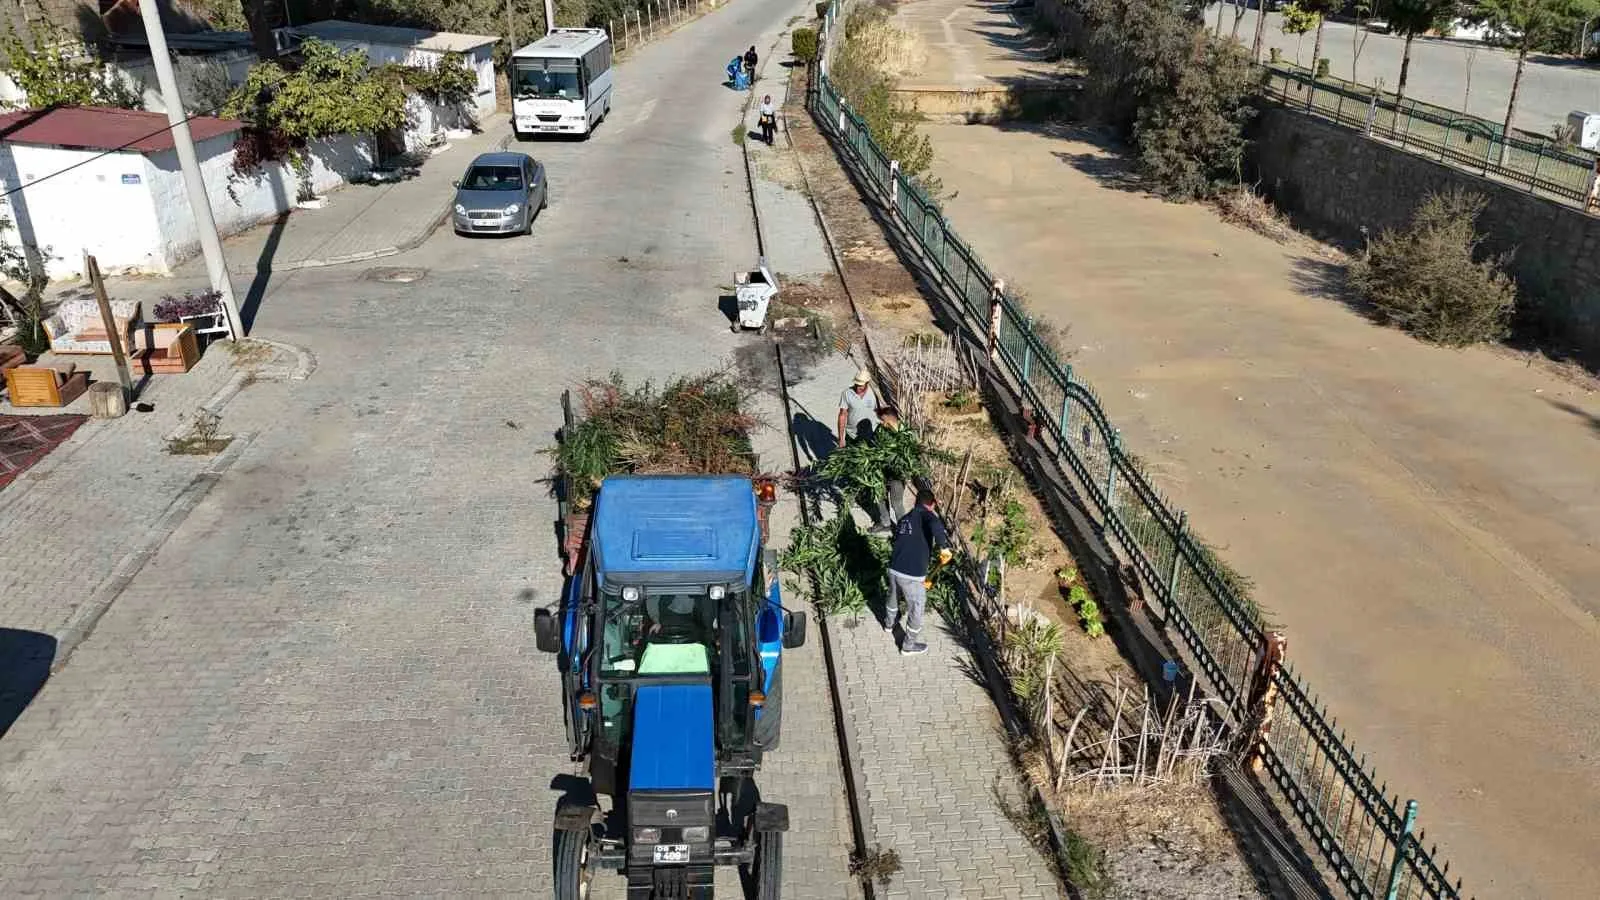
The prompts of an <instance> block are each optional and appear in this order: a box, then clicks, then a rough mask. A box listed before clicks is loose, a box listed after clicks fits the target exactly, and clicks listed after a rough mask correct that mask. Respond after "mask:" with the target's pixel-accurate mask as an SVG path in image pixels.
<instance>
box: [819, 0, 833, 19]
mask: <svg viewBox="0 0 1600 900" xmlns="http://www.w3.org/2000/svg"><path fill="white" fill-rule="evenodd" d="M832 5H833V4H832V3H831V2H829V0H821V2H820V3H818V4H817V18H819V19H826V18H827V17H828V7H830V6H832Z"/></svg>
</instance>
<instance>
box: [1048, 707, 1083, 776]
mask: <svg viewBox="0 0 1600 900" xmlns="http://www.w3.org/2000/svg"><path fill="white" fill-rule="evenodd" d="M1088 712H1089V707H1087V706H1085V707H1084V708H1083V709H1080V710H1078V714H1077V715H1076V716H1073V717H1072V727H1071V728H1068V729H1067V739H1066V741H1065V742H1063V744H1062V745H1061V762H1060V765H1059V766H1058V767H1057V769H1056V790H1057V791H1060V790H1061V785H1062V783H1063V782H1065V781H1066V780H1067V763H1068V761H1069V760H1071V759H1072V738H1073V737H1074V736H1075V735H1077V733H1078V724H1079V723H1080V722H1082V721H1083V717H1084V716H1085V715H1087V714H1088Z"/></svg>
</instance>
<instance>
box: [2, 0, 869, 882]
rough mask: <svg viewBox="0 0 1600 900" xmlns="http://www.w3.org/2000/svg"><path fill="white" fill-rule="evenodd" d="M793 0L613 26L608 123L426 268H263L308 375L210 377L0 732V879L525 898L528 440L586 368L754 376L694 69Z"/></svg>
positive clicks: (820, 808)
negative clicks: (732, 302) (623, 42)
mask: <svg viewBox="0 0 1600 900" xmlns="http://www.w3.org/2000/svg"><path fill="white" fill-rule="evenodd" d="M797 11H799V6H798V5H797V4H795V3H791V2H780V0H738V2H736V3H733V4H731V5H729V6H727V7H725V8H724V9H721V10H718V11H717V12H716V13H715V14H712V15H709V16H707V17H706V18H704V19H703V20H701V21H698V22H695V23H692V24H690V25H688V26H686V27H684V28H683V29H681V30H679V31H678V32H676V33H674V34H672V35H670V36H668V37H667V38H665V39H663V40H662V41H660V42H658V43H656V44H652V45H649V46H645V47H642V48H640V50H639V52H638V53H637V55H634V56H632V57H631V58H630V59H629V60H628V62H627V63H626V64H624V65H623V66H621V67H619V70H618V72H619V80H618V87H617V99H616V102H615V103H614V106H613V117H612V118H613V121H612V122H608V123H606V124H605V125H602V126H601V129H600V130H599V132H598V133H597V134H596V135H595V136H594V138H593V139H592V140H590V141H588V142H585V143H581V144H579V143H553V144H541V145H539V146H538V152H539V154H540V155H541V156H542V157H544V158H545V159H546V161H547V163H548V165H549V167H550V170H551V172H552V176H553V181H554V186H555V190H554V192H553V195H552V204H551V207H550V208H549V210H547V211H546V213H545V214H544V215H543V216H541V217H540V219H539V221H538V222H537V223H536V225H535V228H534V236H533V237H532V238H529V239H512V240H468V239H461V238H458V237H456V236H455V235H453V234H451V233H449V232H448V230H445V231H443V232H441V233H436V234H434V235H433V236H432V237H431V238H429V239H428V240H427V241H426V242H424V243H423V244H422V245H421V246H420V247H418V248H417V249H416V250H415V251H413V252H410V253H407V254H405V255H404V256H401V257H398V258H397V259H396V260H395V262H394V264H396V265H406V266H415V267H417V268H421V269H424V270H426V277H425V278H423V279H422V280H421V281H417V282H413V283H411V284H405V285H402V284H391V283H384V282H380V281H376V280H373V279H371V278H368V277H366V274H367V269H366V267H364V266H353V267H340V268H320V269H307V270H301V271H298V272H292V273H288V274H286V275H285V274H278V275H274V276H273V277H272V278H271V279H270V281H269V283H267V284H266V286H265V288H264V289H263V290H262V291H261V301H260V305H259V310H258V312H257V319H256V323H257V331H258V333H259V334H264V335H269V336H271V337H273V338H276V339H280V340H284V341H288V342H293V343H296V344H300V345H304V346H306V347H308V348H309V349H310V351H311V352H313V353H314V354H315V355H316V357H317V359H318V361H319V367H318V369H317V373H316V375H315V376H314V377H312V378H311V379H309V380H306V381H302V382H281V383H280V382H264V383H261V384H256V385H254V386H252V387H251V388H250V389H249V390H247V391H244V392H243V393H241V394H240V395H239V396H238V397H237V398H235V400H234V401H233V403H232V404H231V405H230V406H229V409H228V413H227V416H226V419H225V421H226V422H228V423H229V427H230V429H237V430H239V431H245V432H252V433H254V434H255V435H256V437H255V439H254V440H252V441H251V442H250V444H249V445H248V446H247V447H245V448H244V451H243V453H242V454H241V455H240V456H239V457H238V460H237V462H235V463H234V465H233V466H232V468H230V469H229V470H228V471H227V473H226V474H225V475H223V476H222V477H220V478H217V479H215V483H214V485H213V486H212V488H211V491H210V493H209V494H208V495H207V496H206V497H205V498H204V499H203V500H201V501H200V502H199V504H198V505H197V506H196V507H195V508H194V510H193V512H192V513H190V514H189V515H188V517H187V518H186V519H184V520H183V521H182V522H181V523H179V524H177V525H176V528H175V530H174V531H173V533H172V535H171V537H170V538H169V539H168V540H166V541H165V542H164V543H163V544H162V545H161V546H160V547H159V548H158V549H156V550H155V552H153V554H151V556H150V557H149V559H148V561H147V562H146V563H145V565H144V566H143V568H142V570H141V571H140V572H139V573H138V575H137V576H136V577H134V578H132V579H131V580H130V581H129V582H128V583H127V585H126V587H125V589H124V590H122V592H121V595H120V596H119V597H118V598H117V602H116V603H115V604H113V605H112V606H111V607H110V609H109V611H107V612H106V613H105V614H104V616H103V617H102V618H101V619H100V621H99V624H98V627H97V628H96V629H95V630H94V632H93V634H92V635H90V636H89V638H88V639H87V640H85V641H84V642H83V643H82V645H81V646H79V647H78V649H77V651H76V653H75V654H74V655H73V657H72V660H71V663H70V664H69V665H67V666H66V667H65V668H64V669H62V670H61V671H60V672H58V673H57V674H56V675H55V676H54V677H52V678H51V679H50V681H49V682H48V683H47V684H46V685H45V688H44V690H43V692H42V693H41V694H40V695H39V696H38V697H37V698H36V699H35V700H34V701H33V703H32V705H31V706H30V707H29V708H28V709H27V711H26V712H25V713H23V715H22V716H21V718H20V719H18V721H17V723H16V724H15V725H14V726H13V727H12V729H11V730H10V731H9V732H8V733H7V734H6V735H5V736H4V738H3V739H0V808H4V809H5V811H6V814H5V816H4V817H0V896H7V897H11V896H61V895H71V894H112V895H136V896H144V895H152V894H159V895H174V894H181V893H192V894H197V895H204V896H242V895H264V896H318V897H322V896H339V897H356V896H385V897H392V896H411V895H430V896H502V895H504V896H511V895H520V896H529V895H531V896H540V895H547V894H548V893H549V891H550V881H549V878H550V844H549V837H550V816H551V813H552V811H553V809H554V806H555V803H556V799H557V794H556V792H555V791H553V790H551V784H552V781H553V779H555V778H556V777H557V776H560V775H563V774H566V773H570V772H571V771H572V766H571V764H570V763H569V762H568V761H567V760H566V750H565V740H564V737H563V735H562V734H561V726H560V722H561V715H560V708H559V694H558V686H557V680H556V677H555V670H554V666H553V662H552V660H551V658H550V657H548V656H544V655H541V654H538V653H537V652H535V650H534V648H533V640H532V636H531V631H532V629H531V624H532V618H533V609H534V608H535V607H536V606H538V605H542V604H545V603H548V602H551V601H553V600H554V599H555V598H556V596H557V594H558V591H559V587H560V584H561V579H560V573H559V565H558V561H557V559H556V557H555V554H554V543H553V535H552V523H553V520H554V518H555V508H554V504H553V502H552V501H551V499H550V498H549V496H548V491H547V489H546V486H545V484H544V483H543V482H542V481H541V479H542V478H543V476H544V475H545V474H546V472H547V470H548V469H547V465H548V461H547V459H546V458H545V457H543V456H541V455H540V453H539V452H538V451H539V449H540V448H542V447H544V446H547V445H548V444H549V443H550V442H551V440H552V436H553V432H554V430H555V428H556V427H557V425H558V424H559V407H558V403H557V398H558V395H559V391H560V389H561V388H562V387H563V386H564V385H568V384H571V383H573V382H574V381H576V380H578V379H580V378H583V377H586V376H603V375H604V374H606V373H607V372H608V371H610V370H611V369H619V370H622V371H625V372H627V374H628V375H629V376H630V377H631V378H644V377H656V378H660V377H662V376H665V375H668V374H670V373H674V372H681V371H683V370H685V369H686V368H690V367H694V366H704V367H712V366H717V365H724V364H725V365H729V366H740V367H741V368H740V371H747V372H749V373H751V374H750V377H751V378H760V377H763V376H762V375H761V371H762V370H761V369H760V368H759V367H758V366H757V361H758V359H759V355H760V354H759V353H752V351H751V350H750V349H749V348H750V347H752V346H756V347H758V348H759V345H760V342H759V340H758V339H756V338H755V337H754V336H749V335H745V336H734V335H730V334H729V332H728V330H727V327H726V324H725V320H724V319H722V317H721V315H720V314H719V312H718V310H717V295H718V293H719V291H718V289H717V285H718V284H721V283H725V282H726V281H727V279H728V277H729V275H730V274H731V272H732V271H733V270H734V269H736V268H738V267H739V266H745V265H748V264H749V262H750V260H751V259H752V258H753V257H754V253H755V249H754V242H753V240H752V238H751V234H750V227H749V221H750V219H749V206H748V202H747V200H746V191H745V185H744V176H743V172H742V171H740V168H739V167H740V166H741V165H742V163H741V161H740V159H739V156H738V148H737V147H736V146H734V145H733V144H732V142H731V141H730V140H729V139H728V129H729V128H730V127H731V123H733V122H736V121H738V116H739V115H740V110H741V100H742V98H741V97H739V96H738V95H735V94H732V93H731V92H728V91H726V90H725V89H723V88H721V87H720V86H718V85H717V83H716V75H717V69H718V68H719V67H716V66H713V67H711V69H709V70H706V69H705V67H704V66H703V65H702V63H703V61H704V60H706V59H711V58H714V57H720V56H721V55H722V54H723V50H724V48H727V47H737V46H745V45H748V43H749V42H750V40H751V39H752V37H753V36H756V35H759V36H761V40H763V41H768V40H770V39H771V36H772V35H774V34H776V33H777V31H778V30H779V29H780V28H781V23H782V22H784V21H785V20H786V19H787V18H789V17H790V16H792V15H794V14H795V13H796V12H797ZM713 50H715V51H716V52H715V53H713V52H712V51H713ZM702 72H705V77H704V79H703V80H700V76H701V73H702ZM666 86H670V89H667V88H666ZM767 402H769V403H772V402H774V401H772V400H770V399H769V400H768V401H767ZM766 440H767V442H768V443H771V441H770V439H766ZM779 443H780V444H781V438H780V439H779ZM103 465H104V467H105V468H104V472H105V473H106V474H103V475H102V476H101V477H102V480H109V479H110V478H112V477H113V476H112V475H110V474H109V473H111V472H113V471H115V466H116V462H115V460H107V461H105V463H104V464H103ZM14 562H15V560H14V559H13V558H12V555H11V553H10V551H9V550H8V549H5V548H0V569H4V568H5V567H8V566H10V565H12V564H13V563H14ZM819 653H820V648H818V647H812V648H808V649H807V650H806V651H802V652H800V653H797V654H795V655H794V656H793V657H791V660H790V661H791V663H792V664H793V668H792V669H791V673H790V679H791V681H790V682H789V688H790V690H789V694H790V696H789V698H788V700H789V702H790V706H789V708H788V709H787V710H786V722H785V725H786V740H785V741H784V745H783V748H782V749H781V751H780V752H779V753H778V754H777V755H775V756H774V757H772V758H771V759H770V760H769V763H768V767H767V770H766V772H765V773H764V775H763V777H762V779H761V786H762V788H763V791H764V792H765V793H766V794H767V795H768V796H770V797H772V798H774V799H780V800H784V801H786V802H788V803H789V804H790V806H791V815H792V819H793V821H794V823H795V824H796V827H797V829H799V830H797V832H796V833H795V834H794V835H793V836H791V839H790V841H789V847H790V850H789V853H788V859H787V861H786V862H787V864H786V866H785V882H786V887H785V896H788V897H794V898H802V900H803V898H817V900H836V898H839V897H841V896H849V889H850V879H849V876H848V873H847V871H846V863H845V859H846V853H847V850H846V848H847V847H848V828H847V823H846V822H845V821H844V820H843V819H842V808H843V800H842V796H843V787H842V783H841V782H840V776H839V774H838V766H837V760H838V755H837V751H836V748H834V747H833V746H832V745H831V742H830V741H829V740H827V738H826V736H827V735H828V734H830V733H831V731H830V726H829V716H828V708H827V705H826V703H827V700H826V696H827V695H826V692H825V688H824V685H823V683H822V681H821V672H822V666H821V662H820V658H819V655H818V654H819ZM808 682H809V683H808ZM722 876H723V877H721V878H720V879H719V894H722V895H726V896H736V890H735V884H734V883H735V882H736V877H735V876H734V875H733V873H732V872H731V870H730V871H728V872H724V873H722ZM595 888H596V890H595V894H594V896H597V897H617V896H620V894H621V881H620V879H618V878H617V877H615V876H612V875H609V874H602V875H600V876H599V878H598V880H597V881H596V883H595Z"/></svg>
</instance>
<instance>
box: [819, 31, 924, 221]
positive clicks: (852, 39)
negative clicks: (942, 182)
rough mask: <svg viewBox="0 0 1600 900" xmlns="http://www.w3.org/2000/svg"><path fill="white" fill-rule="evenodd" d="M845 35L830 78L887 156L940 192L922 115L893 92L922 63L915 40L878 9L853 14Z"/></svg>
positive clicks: (906, 171) (917, 179) (910, 175)
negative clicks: (932, 172) (921, 126)
mask: <svg viewBox="0 0 1600 900" xmlns="http://www.w3.org/2000/svg"><path fill="white" fill-rule="evenodd" d="M844 34H845V41H844V43H843V45H842V46H841V47H840V50H839V54H838V58H837V59H836V60H835V61H834V63H833V66H832V68H831V70H830V72H829V76H828V77H829V78H830V79H831V80H832V81H833V84H834V86H835V87H836V88H837V89H838V90H839V93H840V94H841V95H843V97H844V98H845V100H846V102H847V103H848V104H849V106H850V109H851V111H852V112H854V113H855V114H856V115H857V116H860V117H861V121H862V122H864V123H865V124H866V126H867V130H868V131H870V132H871V133H872V137H873V139H874V140H875V141H877V143H878V146H879V147H880V148H882V150H883V152H884V153H885V154H887V155H888V157H889V158H890V159H893V160H899V162H900V172H901V173H902V174H904V175H905V176H906V177H907V178H911V179H914V180H916V181H918V182H919V183H920V184H921V185H922V187H923V188H924V189H925V190H926V191H927V192H928V193H930V194H936V193H938V192H939V186H938V183H937V181H936V180H934V179H933V178H931V177H930V176H929V174H928V172H929V170H930V169H931V168H932V167H933V144H932V143H931V142H929V140H928V138H927V136H926V135H923V134H920V133H918V131H917V123H918V122H919V121H920V120H921V116H920V115H919V114H918V113H917V111H916V109H915V108H913V107H908V106H905V105H903V104H898V103H896V102H895V101H894V98H893V94H892V93H891V91H893V89H894V85H895V79H896V78H897V77H898V76H900V75H901V74H904V73H907V72H910V71H915V69H916V68H917V67H918V66H919V65H920V64H921V57H922V48H921V45H920V44H919V43H918V41H917V38H916V36H915V35H912V34H909V33H907V32H905V31H903V30H901V29H898V28H895V27H894V26H893V25H891V24H889V21H888V15H887V13H885V12H884V10H882V9H880V8H878V7H861V8H858V9H855V10H853V11H852V12H851V13H850V15H849V16H848V17H847V18H846V19H845V23H844Z"/></svg>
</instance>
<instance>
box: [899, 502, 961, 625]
mask: <svg viewBox="0 0 1600 900" xmlns="http://www.w3.org/2000/svg"><path fill="white" fill-rule="evenodd" d="M933 508H934V497H933V491H931V490H929V489H928V488H921V489H919V490H918V491H917V505H916V506H915V507H913V508H912V510H911V511H910V512H908V513H906V514H905V515H903V516H901V517H900V521H899V522H897V523H895V526H894V547H893V550H892V551H891V552H890V555H889V602H888V604H887V608H886V609H885V610H884V613H883V630H884V631H886V632H889V633H890V634H893V633H894V625H895V621H896V620H897V619H898V618H899V613H900V598H901V597H904V598H905V601H906V620H905V621H906V639H905V642H904V643H903V644H901V645H900V653H901V655H903V656H916V655H917V654H919V653H927V652H928V645H927V644H926V643H923V641H922V614H923V611H924V610H925V609H926V608H927V605H928V586H927V584H925V583H924V579H926V578H927V577H928V561H929V559H930V558H931V557H932V555H933V551H934V550H935V549H937V550H938V551H939V564H940V565H944V564H945V563H947V562H949V561H950V557H951V553H950V536H949V535H948V534H946V533H945V530H944V523H943V522H941V521H939V514H938V513H936V512H934V509H933Z"/></svg>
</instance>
